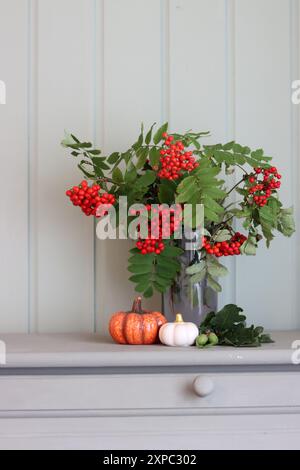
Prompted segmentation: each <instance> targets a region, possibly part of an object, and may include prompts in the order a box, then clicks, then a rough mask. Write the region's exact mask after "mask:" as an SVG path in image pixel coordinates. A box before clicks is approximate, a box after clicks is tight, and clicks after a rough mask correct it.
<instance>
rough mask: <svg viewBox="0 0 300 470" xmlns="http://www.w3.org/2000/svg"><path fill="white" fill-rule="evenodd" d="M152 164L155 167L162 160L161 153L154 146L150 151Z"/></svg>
mask: <svg viewBox="0 0 300 470" xmlns="http://www.w3.org/2000/svg"><path fill="white" fill-rule="evenodd" d="M149 160H150V164H151V166H152V168H153V167H157V166H158V164H159V160H160V153H159V150H158V149H157V148H156V147H152V148H151V149H150V152H149Z"/></svg>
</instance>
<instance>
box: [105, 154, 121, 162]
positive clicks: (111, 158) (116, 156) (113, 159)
mask: <svg viewBox="0 0 300 470" xmlns="http://www.w3.org/2000/svg"><path fill="white" fill-rule="evenodd" d="M119 156H120V154H119V152H114V153H112V154H111V155H110V156H109V157H108V159H107V161H108V163H112V164H114V163H116V161H117V160H118V159H119Z"/></svg>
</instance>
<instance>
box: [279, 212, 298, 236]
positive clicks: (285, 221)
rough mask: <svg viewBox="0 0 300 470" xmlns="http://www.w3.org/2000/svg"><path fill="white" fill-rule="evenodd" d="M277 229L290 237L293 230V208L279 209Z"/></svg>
mask: <svg viewBox="0 0 300 470" xmlns="http://www.w3.org/2000/svg"><path fill="white" fill-rule="evenodd" d="M278 221H279V226H278V229H279V230H280V232H281V233H282V234H283V235H285V236H286V237H291V236H292V235H293V233H294V232H295V221H294V217H293V208H292V207H290V208H288V209H280V212H279V217H278Z"/></svg>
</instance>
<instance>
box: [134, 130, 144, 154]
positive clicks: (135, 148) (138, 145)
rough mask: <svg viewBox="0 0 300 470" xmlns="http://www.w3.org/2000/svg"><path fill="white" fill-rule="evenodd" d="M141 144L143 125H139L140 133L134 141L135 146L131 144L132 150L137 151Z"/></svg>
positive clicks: (142, 140)
mask: <svg viewBox="0 0 300 470" xmlns="http://www.w3.org/2000/svg"><path fill="white" fill-rule="evenodd" d="M143 142H144V125H143V124H142V125H141V133H140V135H139V138H138V140H137V141H136V143H135V144H133V146H132V148H133V149H134V150H135V151H137V150H138V149H139V148H140V147H141V146H142V145H143Z"/></svg>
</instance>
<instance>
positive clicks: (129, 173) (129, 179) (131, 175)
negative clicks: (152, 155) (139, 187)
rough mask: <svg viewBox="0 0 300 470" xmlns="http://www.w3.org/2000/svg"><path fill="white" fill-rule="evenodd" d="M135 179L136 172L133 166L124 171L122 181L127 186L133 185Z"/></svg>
mask: <svg viewBox="0 0 300 470" xmlns="http://www.w3.org/2000/svg"><path fill="white" fill-rule="evenodd" d="M136 179H137V171H136V169H135V167H134V166H132V167H131V168H130V169H127V170H126V173H125V176H124V181H125V183H127V184H130V183H133V182H134V181H135V180H136Z"/></svg>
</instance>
